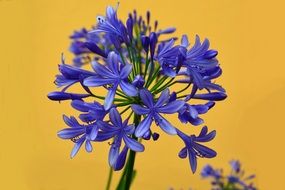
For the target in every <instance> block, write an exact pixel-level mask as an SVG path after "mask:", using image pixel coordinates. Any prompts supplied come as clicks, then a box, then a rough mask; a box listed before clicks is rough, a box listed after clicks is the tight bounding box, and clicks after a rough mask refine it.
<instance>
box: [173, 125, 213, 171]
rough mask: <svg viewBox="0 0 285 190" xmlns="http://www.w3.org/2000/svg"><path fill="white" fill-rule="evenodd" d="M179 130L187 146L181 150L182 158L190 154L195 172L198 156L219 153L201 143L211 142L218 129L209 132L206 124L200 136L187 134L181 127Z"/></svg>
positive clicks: (179, 134)
mask: <svg viewBox="0 0 285 190" xmlns="http://www.w3.org/2000/svg"><path fill="white" fill-rule="evenodd" d="M176 130H177V134H178V136H179V137H180V138H181V139H182V140H183V141H184V143H185V147H184V148H182V149H181V151H180V152H179V157H180V158H186V157H187V155H188V158H189V162H190V166H191V170H192V172H193V173H194V172H195V171H196V169H197V157H202V158H213V157H215V156H216V155H217V153H216V152H215V151H214V150H212V149H210V148H208V147H206V146H204V145H201V144H200V143H202V142H209V141H211V140H212V139H214V137H215V136H216V131H211V132H210V133H208V128H207V127H206V126H205V127H203V128H202V130H201V132H200V134H199V135H198V136H195V135H190V136H188V135H186V134H184V133H183V132H182V131H180V130H179V129H176Z"/></svg>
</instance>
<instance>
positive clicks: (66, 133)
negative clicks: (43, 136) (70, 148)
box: [57, 127, 85, 139]
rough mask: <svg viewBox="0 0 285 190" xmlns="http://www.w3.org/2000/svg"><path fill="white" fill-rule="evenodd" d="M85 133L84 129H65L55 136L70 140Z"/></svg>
mask: <svg viewBox="0 0 285 190" xmlns="http://www.w3.org/2000/svg"><path fill="white" fill-rule="evenodd" d="M83 133H85V128H83V127H73V128H66V129H63V130H61V131H59V132H58V133H57V135H58V136H59V137H60V138H62V139H71V138H74V137H77V136H79V135H82V134H83Z"/></svg>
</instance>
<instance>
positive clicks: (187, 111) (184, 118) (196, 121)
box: [178, 102, 215, 126]
mask: <svg viewBox="0 0 285 190" xmlns="http://www.w3.org/2000/svg"><path fill="white" fill-rule="evenodd" d="M214 105H215V102H208V103H206V104H204V105H203V104H197V105H190V104H185V105H184V107H183V108H182V109H181V110H179V115H178V117H179V119H180V121H181V122H182V123H187V122H189V123H191V124H192V125H195V126H196V125H200V124H202V123H204V120H203V119H202V118H200V117H199V114H205V113H207V112H208V110H209V109H210V108H212V107H213V106H214Z"/></svg>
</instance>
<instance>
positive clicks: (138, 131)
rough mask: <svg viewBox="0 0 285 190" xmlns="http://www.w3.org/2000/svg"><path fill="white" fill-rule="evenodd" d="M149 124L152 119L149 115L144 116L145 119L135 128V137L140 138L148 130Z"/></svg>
mask: <svg viewBox="0 0 285 190" xmlns="http://www.w3.org/2000/svg"><path fill="white" fill-rule="evenodd" d="M151 123H152V117H151V116H150V115H148V116H146V118H144V119H143V120H142V122H140V124H139V125H138V126H137V128H136V131H135V135H136V137H142V136H143V135H144V134H145V133H146V132H147V131H148V130H149V128H150V126H151Z"/></svg>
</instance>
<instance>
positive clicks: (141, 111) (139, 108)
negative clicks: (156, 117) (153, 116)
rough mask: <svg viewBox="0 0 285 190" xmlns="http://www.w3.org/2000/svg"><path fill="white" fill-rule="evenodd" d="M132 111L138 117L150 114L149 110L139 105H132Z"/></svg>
mask: <svg viewBox="0 0 285 190" xmlns="http://www.w3.org/2000/svg"><path fill="white" fill-rule="evenodd" d="M132 110H133V111H134V112H135V113H136V114H138V115H145V114H147V113H149V109H148V108H145V107H142V106H140V105H138V104H132Z"/></svg>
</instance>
